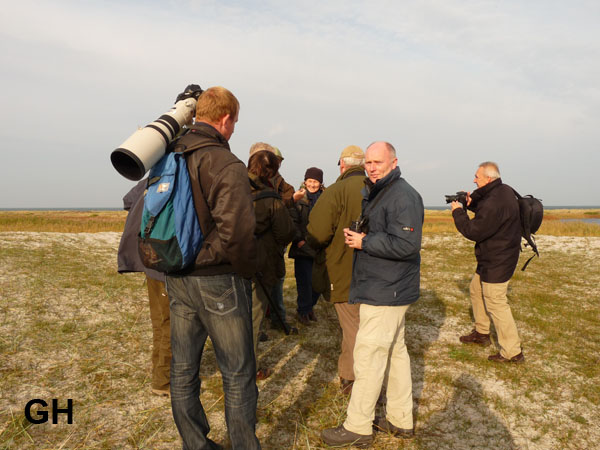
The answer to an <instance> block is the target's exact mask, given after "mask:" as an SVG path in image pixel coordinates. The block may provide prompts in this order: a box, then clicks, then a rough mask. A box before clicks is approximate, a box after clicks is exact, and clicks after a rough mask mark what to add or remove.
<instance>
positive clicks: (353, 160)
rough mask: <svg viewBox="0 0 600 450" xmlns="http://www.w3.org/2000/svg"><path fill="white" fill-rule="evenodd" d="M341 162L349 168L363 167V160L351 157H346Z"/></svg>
mask: <svg viewBox="0 0 600 450" xmlns="http://www.w3.org/2000/svg"><path fill="white" fill-rule="evenodd" d="M342 161H344V164H345V165H346V166H347V167H351V166H362V167H364V166H365V158H352V157H351V156H347V157H346V158H342Z"/></svg>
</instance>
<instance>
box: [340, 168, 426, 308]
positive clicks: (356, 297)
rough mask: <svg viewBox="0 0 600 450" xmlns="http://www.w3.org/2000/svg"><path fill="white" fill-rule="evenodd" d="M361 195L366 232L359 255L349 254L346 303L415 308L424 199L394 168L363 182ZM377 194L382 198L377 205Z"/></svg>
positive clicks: (417, 291) (397, 169)
mask: <svg viewBox="0 0 600 450" xmlns="http://www.w3.org/2000/svg"><path fill="white" fill-rule="evenodd" d="M384 189H385V190H384ZM382 191H383V192H382ZM362 193H363V216H368V218H369V224H368V227H369V228H368V233H367V235H366V236H365V237H364V238H363V241H362V250H355V251H354V264H353V268H352V284H351V286H350V300H349V301H350V303H365V304H368V305H375V306H400V305H408V304H410V303H414V302H415V301H417V299H418V298H419V283H420V274H421V255H420V251H421V236H422V232H423V217H424V208H423V200H422V199H421V196H420V195H419V193H418V192H417V191H416V190H415V189H414V188H413V187H412V186H411V185H410V184H408V183H407V182H406V180H405V179H404V178H402V177H401V176H400V169H399V168H396V169H394V170H392V172H390V173H389V174H388V175H387V176H385V177H384V178H382V179H381V180H379V181H377V183H375V184H373V183H371V182H370V181H368V180H367V182H366V186H365V188H364V189H363V191H362ZM378 195H382V196H383V197H382V198H379V200H377V197H378Z"/></svg>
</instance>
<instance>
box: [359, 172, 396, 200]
mask: <svg viewBox="0 0 600 450" xmlns="http://www.w3.org/2000/svg"><path fill="white" fill-rule="evenodd" d="M398 178H400V167H396V168H395V169H394V170H392V171H391V172H390V173H388V174H387V175H386V176H385V177H383V178H382V179H381V180H377V182H376V183H373V182H372V181H371V180H369V177H367V178H365V187H366V194H367V195H366V196H365V198H368V199H369V200H370V199H372V198H374V197H375V196H376V195H377V194H378V193H379V192H380V191H381V190H382V189H383V188H384V187H386V186H387V185H388V184H390V183H392V182H394V181H396V180H397V179H398Z"/></svg>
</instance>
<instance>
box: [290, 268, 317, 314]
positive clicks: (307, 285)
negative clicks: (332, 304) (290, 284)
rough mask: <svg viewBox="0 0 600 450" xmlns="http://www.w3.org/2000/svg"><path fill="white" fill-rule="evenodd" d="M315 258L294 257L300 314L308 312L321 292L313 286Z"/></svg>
mask: <svg viewBox="0 0 600 450" xmlns="http://www.w3.org/2000/svg"><path fill="white" fill-rule="evenodd" d="M312 266H313V259H312V258H308V257H301V256H299V257H296V259H294V275H295V276H296V290H297V291H298V314H308V313H309V312H311V311H312V309H313V306H314V305H315V304H316V303H317V300H318V299H319V295H320V294H319V293H318V292H315V291H313V288H312Z"/></svg>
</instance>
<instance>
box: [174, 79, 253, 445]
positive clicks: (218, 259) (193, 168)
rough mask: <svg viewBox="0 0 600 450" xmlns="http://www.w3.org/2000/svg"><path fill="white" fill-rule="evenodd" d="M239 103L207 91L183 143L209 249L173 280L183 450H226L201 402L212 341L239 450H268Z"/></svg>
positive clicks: (180, 147) (204, 247) (178, 414)
mask: <svg viewBox="0 0 600 450" xmlns="http://www.w3.org/2000/svg"><path fill="white" fill-rule="evenodd" d="M238 113H239V103H238V101H237V99H236V98H235V96H234V95H233V94H232V93H231V92H229V91H228V90H227V89H225V88H223V87H214V88H210V89H207V90H206V91H204V92H203V93H202V95H201V96H200V98H199V99H198V103H197V105H196V122H195V124H194V125H192V126H191V127H190V131H189V132H188V133H187V134H186V135H185V136H183V137H181V138H180V139H179V140H178V143H177V146H176V151H183V153H184V155H185V160H186V163H187V168H188V172H189V175H190V182H191V187H192V194H193V197H194V206H195V209H196V213H197V216H198V222H199V223H200V227H201V229H202V234H203V235H204V242H203V245H202V248H201V249H200V252H199V253H198V256H197V257H196V260H195V262H194V265H193V267H192V268H190V270H189V271H186V272H185V273H181V274H176V275H171V274H169V275H167V291H168V293H169V298H170V301H171V304H170V306H171V310H170V312H171V350H172V355H173V356H172V365H171V407H172V410H173V418H174V419H175V424H176V425H177V429H178V430H179V434H180V435H181V438H182V439H183V448H189V449H192V448H219V447H218V445H217V444H216V443H215V442H213V441H212V440H211V439H210V438H209V437H208V433H209V431H210V426H209V424H208V420H207V418H206V414H205V412H204V409H203V407H202V403H201V402H200V380H199V377H198V373H199V370H200V363H201V360H202V352H203V349H204V345H205V343H206V339H207V338H208V337H210V340H211V342H212V345H213V349H214V353H215V357H216V360H217V363H218V365H219V369H220V370H221V375H222V379H223V392H224V394H225V422H226V424H227V430H228V432H229V438H230V441H231V446H232V448H234V449H244V450H247V449H260V444H259V442H258V439H257V437H256V431H255V427H256V402H257V397H258V390H257V388H256V363H255V361H254V349H253V345H252V319H251V312H250V311H251V307H252V299H251V295H252V294H251V289H252V287H251V283H250V278H251V277H252V276H253V275H254V274H255V272H256V238H255V237H254V229H255V225H256V222H255V219H254V207H253V205H252V195H251V193H250V183H249V182H248V173H247V170H246V166H245V165H244V163H243V162H242V161H240V160H239V159H238V158H237V157H236V156H235V155H234V154H233V153H232V152H231V149H230V147H229V143H228V141H229V139H230V138H231V135H232V134H233V132H234V129H235V124H236V122H237V119H238Z"/></svg>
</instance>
